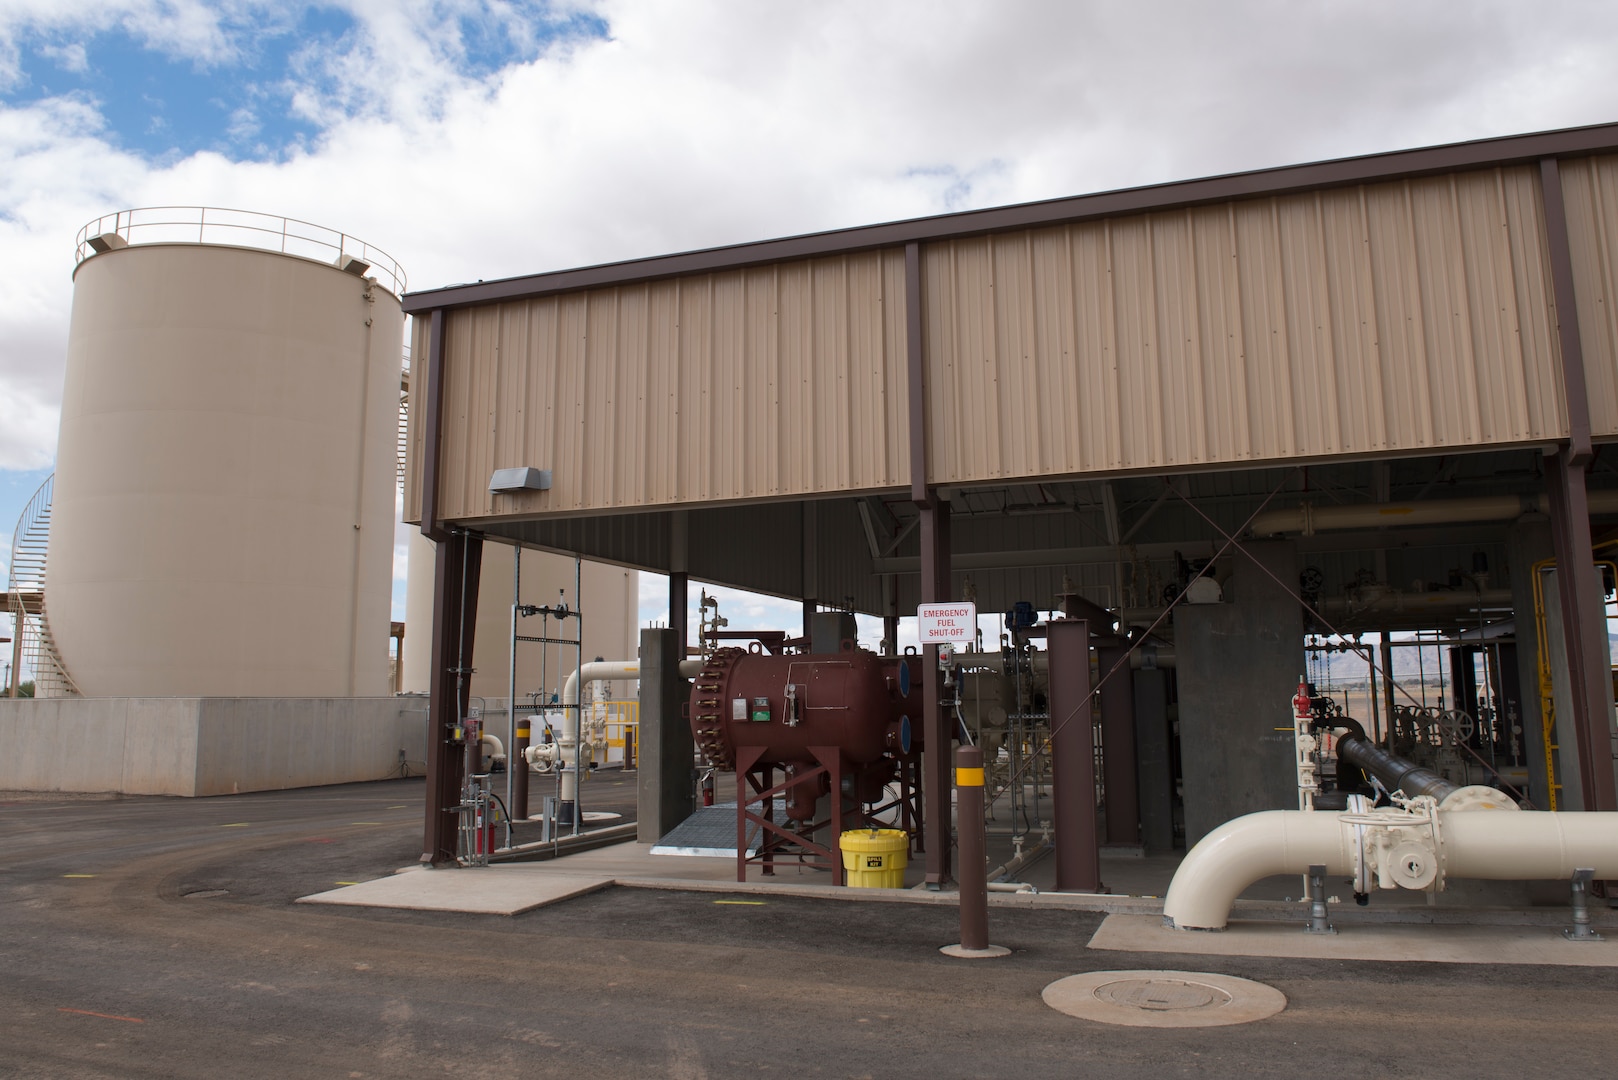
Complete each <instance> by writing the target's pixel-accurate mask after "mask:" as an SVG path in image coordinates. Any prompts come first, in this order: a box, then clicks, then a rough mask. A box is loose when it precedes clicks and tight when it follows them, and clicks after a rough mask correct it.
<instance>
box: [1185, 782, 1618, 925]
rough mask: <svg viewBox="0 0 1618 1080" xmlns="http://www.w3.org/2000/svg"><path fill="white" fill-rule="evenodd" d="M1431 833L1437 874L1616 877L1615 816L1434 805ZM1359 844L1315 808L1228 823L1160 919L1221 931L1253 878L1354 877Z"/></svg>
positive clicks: (1199, 849) (1206, 843)
mask: <svg viewBox="0 0 1618 1080" xmlns="http://www.w3.org/2000/svg"><path fill="white" fill-rule="evenodd" d="M1439 830H1440V833H1441V835H1442V837H1443V862H1444V867H1443V872H1444V874H1445V876H1446V877H1461V878H1485V879H1489V880H1495V881H1552V880H1556V879H1565V878H1571V877H1572V876H1573V871H1574V870H1577V869H1579V868H1581V867H1590V868H1592V869H1594V870H1595V872H1596V877H1597V879H1604V878H1612V877H1615V876H1618V813H1549V812H1546V811H1538V810H1528V811H1523V812H1520V813H1509V812H1502V811H1499V810H1470V811H1452V812H1442V811H1441V812H1440V813H1439ZM1358 842H1359V841H1358V839H1357V835H1356V832H1355V827H1354V826H1353V825H1351V824H1348V823H1345V822H1343V821H1342V820H1340V818H1339V815H1337V814H1333V813H1328V812H1324V811H1314V812H1309V811H1302V810H1266V811H1263V812H1261V813H1257V814H1248V815H1246V816H1245V817H1239V818H1237V819H1236V820H1234V821H1227V822H1226V823H1225V824H1223V825H1221V826H1220V827H1219V828H1217V829H1215V830H1214V831H1213V832H1211V833H1209V834H1208V835H1207V836H1205V837H1203V838H1202V839H1201V840H1200V841H1198V842H1197V844H1196V846H1195V847H1193V848H1192V849H1191V851H1190V853H1188V854H1187V855H1186V857H1185V861H1184V862H1182V863H1181V864H1180V868H1179V870H1177V871H1175V874H1174V880H1173V881H1172V882H1170V883H1169V891H1168V895H1167V896H1166V897H1164V900H1163V915H1164V917H1165V918H1166V919H1167V920H1168V921H1169V924H1170V925H1172V926H1174V927H1176V928H1178V929H1181V930H1222V929H1224V927H1225V924H1226V923H1228V922H1229V921H1230V906H1231V904H1233V903H1234V902H1235V900H1236V897H1237V896H1239V895H1241V893H1242V891H1243V890H1245V889H1246V888H1247V887H1248V886H1249V885H1251V884H1253V882H1255V881H1258V880H1259V879H1261V878H1266V877H1272V876H1275V875H1277V874H1305V873H1308V871H1309V867H1310V866H1314V865H1324V866H1325V867H1326V872H1327V873H1328V874H1332V875H1340V874H1353V873H1354V871H1355V865H1354V864H1355V856H1356V854H1357V852H1356V848H1357V845H1358Z"/></svg>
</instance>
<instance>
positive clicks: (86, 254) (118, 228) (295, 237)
mask: <svg viewBox="0 0 1618 1080" xmlns="http://www.w3.org/2000/svg"><path fill="white" fill-rule="evenodd" d="M107 236H117V237H118V238H120V240H122V242H123V244H128V245H131V246H133V245H137V244H216V245H220V246H226V247H245V248H257V249H259V250H261V251H276V252H280V253H281V254H283V255H294V256H297V257H299V258H303V259H309V260H311V261H314V262H323V263H328V264H330V265H334V266H339V267H341V266H343V265H344V264H345V263H347V262H348V261H349V260H351V259H354V260H358V261H359V262H361V263H364V264H366V267H367V269H365V270H364V272H363V273H364V275H366V276H370V277H374V278H376V280H377V284H379V285H381V286H382V287H383V288H385V289H387V290H388V291H390V292H392V293H393V294H394V295H395V296H403V295H404V292H405V289H406V288H407V287H408V285H407V282H406V281H405V273H404V269H403V268H402V267H400V265H399V263H398V261H397V260H395V259H394V258H393V256H391V255H389V254H388V253H387V252H385V251H383V250H382V249H381V248H378V247H374V246H372V245H370V244H367V243H365V241H363V240H360V239H357V238H356V237H353V236H349V235H348V234H347V233H342V232H338V231H337V230H335V229H328V228H326V227H325V226H323V225H315V224H312V223H310V222H307V221H299V220H298V219H297V218H289V217H280V216H278V215H275V214H260V213H257V212H255V211H252V210H228V209H224V208H222V207H215V206H149V207H144V208H141V209H138V210H120V211H118V212H117V213H116V214H103V215H102V216H101V217H98V218H96V219H95V220H94V221H92V222H90V223H89V224H88V225H86V226H85V227H84V228H82V229H80V230H79V235H78V238H77V241H76V243H77V247H76V249H75V254H74V265H75V266H77V265H78V264H79V263H82V262H83V261H84V260H85V259H88V258H90V257H92V256H94V255H96V254H98V253H100V252H101V251H103V250H107V249H108V245H107V243H106V241H104V240H103V239H102V238H103V237H107ZM116 246H122V245H116Z"/></svg>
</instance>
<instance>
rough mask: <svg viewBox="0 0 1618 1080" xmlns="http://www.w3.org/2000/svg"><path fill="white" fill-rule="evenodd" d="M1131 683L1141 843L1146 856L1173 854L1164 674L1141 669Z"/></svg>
mask: <svg viewBox="0 0 1618 1080" xmlns="http://www.w3.org/2000/svg"><path fill="white" fill-rule="evenodd" d="M1132 674H1133V675H1134V683H1135V688H1134V689H1135V769H1136V775H1137V776H1138V777H1139V780H1140V789H1139V797H1140V826H1141V829H1140V833H1141V836H1140V838H1141V843H1142V844H1144V845H1146V853H1147V854H1148V855H1162V854H1165V853H1167V852H1170V851H1173V850H1174V756H1173V755H1174V745H1173V738H1174V733H1173V731H1172V730H1171V729H1170V727H1169V712H1168V702H1169V685H1168V673H1167V672H1165V671H1163V670H1162V669H1161V668H1150V669H1145V668H1143V669H1142V670H1140V671H1136V672H1133V673H1132Z"/></svg>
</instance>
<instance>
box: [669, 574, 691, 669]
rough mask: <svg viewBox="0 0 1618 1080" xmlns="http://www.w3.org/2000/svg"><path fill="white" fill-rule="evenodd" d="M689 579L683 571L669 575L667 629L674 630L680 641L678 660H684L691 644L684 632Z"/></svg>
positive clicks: (687, 606) (688, 599) (687, 613)
mask: <svg viewBox="0 0 1618 1080" xmlns="http://www.w3.org/2000/svg"><path fill="white" fill-rule="evenodd" d="M689 580H690V579H689V578H688V577H687V576H686V574H685V573H684V572H683V571H680V572H676V573H673V574H670V575H669V629H670V630H673V631H674V633H675V635H676V638H677V640H678V641H679V643H680V647H679V652H680V661H684V660H685V658H686V656H687V655H689V652H690V650H689V646H690V644H691V641H690V637H689V636H688V634H687V633H686V622H687V621H688V619H689V617H690V605H691V598H690V593H689V592H688V588H689V585H688V582H689Z"/></svg>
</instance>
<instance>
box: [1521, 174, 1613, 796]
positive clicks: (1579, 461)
mask: <svg viewBox="0 0 1618 1080" xmlns="http://www.w3.org/2000/svg"><path fill="white" fill-rule="evenodd" d="M1539 178H1540V190H1541V193H1542V194H1543V196H1544V198H1543V203H1544V208H1545V247H1546V250H1547V252H1548V254H1549V255H1550V271H1551V286H1552V292H1553V295H1554V296H1555V299H1556V343H1557V346H1558V352H1559V353H1560V359H1561V362H1562V364H1561V366H1562V388H1563V393H1564V398H1565V400H1566V402H1567V427H1568V441H1567V443H1565V444H1564V445H1563V446H1562V447H1561V448H1560V450H1558V452H1557V453H1556V455H1555V456H1554V457H1552V458H1551V459H1550V460H1549V461H1548V462H1547V469H1546V481H1547V484H1546V486H1547V487H1548V488H1549V494H1550V511H1551V515H1550V516H1551V541H1552V543H1553V545H1554V546H1555V549H1556V571H1557V572H1556V582H1557V590H1558V592H1559V593H1560V595H1561V600H1562V631H1563V635H1562V636H1563V637H1564V638H1565V639H1566V642H1567V665H1568V676H1569V678H1568V682H1569V683H1570V684H1571V690H1572V698H1573V727H1574V731H1575V732H1576V734H1577V740H1578V744H1579V745H1578V753H1579V779H1580V781H1581V783H1582V785H1583V789H1584V808H1585V809H1586V810H1618V795H1615V791H1614V783H1613V772H1612V734H1611V725H1610V720H1609V714H1608V709H1609V706H1610V702H1611V701H1612V683H1611V681H1610V679H1611V674H1610V671H1609V669H1608V667H1607V652H1606V649H1605V648H1603V647H1602V645H1603V643H1604V642H1605V639H1606V636H1607V630H1606V627H1607V622H1606V611H1605V607H1604V605H1603V603H1602V594H1601V587H1600V585H1599V583H1598V582H1597V580H1596V571H1595V565H1594V563H1595V553H1594V551H1593V550H1592V547H1591V544H1590V505H1589V495H1588V493H1587V492H1586V490H1585V482H1584V474H1585V468H1586V466H1587V465H1588V464H1589V461H1590V457H1591V446H1590V398H1589V382H1588V381H1587V379H1586V377H1585V365H1584V342H1583V339H1582V337H1581V336H1580V334H1579V307H1578V292H1577V290H1576V288H1575V283H1574V278H1573V254H1572V247H1571V245H1570V243H1569V239H1568V229H1567V204H1566V202H1565V201H1564V198H1563V194H1562V173H1561V167H1560V165H1559V164H1558V162H1557V161H1556V159H1555V158H1545V159H1543V160H1541V161H1540V163H1539Z"/></svg>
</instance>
